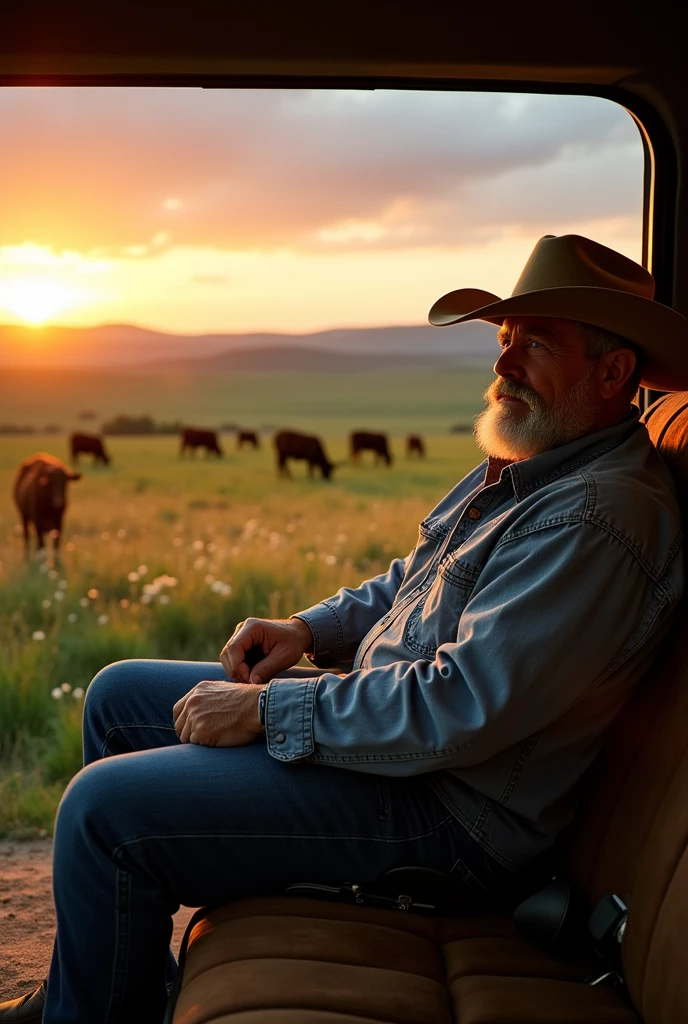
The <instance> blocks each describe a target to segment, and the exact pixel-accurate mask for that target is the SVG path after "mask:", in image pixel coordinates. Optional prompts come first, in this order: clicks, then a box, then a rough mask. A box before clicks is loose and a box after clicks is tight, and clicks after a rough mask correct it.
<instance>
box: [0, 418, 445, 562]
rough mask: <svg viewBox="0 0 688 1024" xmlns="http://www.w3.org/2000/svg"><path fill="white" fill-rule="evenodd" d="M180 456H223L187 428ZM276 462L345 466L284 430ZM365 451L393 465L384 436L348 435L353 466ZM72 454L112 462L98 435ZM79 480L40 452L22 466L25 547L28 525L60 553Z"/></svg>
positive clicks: (420, 451) (208, 438)
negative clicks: (71, 486)
mask: <svg viewBox="0 0 688 1024" xmlns="http://www.w3.org/2000/svg"><path fill="white" fill-rule="evenodd" d="M180 440H181V445H180V450H179V455H180V457H182V458H183V457H185V456H186V455H187V454H188V455H190V456H193V455H195V453H196V450H197V449H201V450H205V454H206V456H209V455H215V456H216V457H217V458H221V457H222V455H223V454H224V453H223V451H222V448H221V447H220V443H219V441H218V437H217V433H216V431H214V430H204V429H200V428H197V427H184V428H183V429H182V433H181V439H180ZM273 442H274V446H275V455H276V457H277V473H278V476H280V477H291V473H290V471H289V466H288V462H289V460H292V459H293V460H295V461H302V462H305V463H306V466H307V473H308V476H309V477H312V476H313V471H314V470H315V469H318V470H320V475H321V476H322V478H323V480H329V479H331V477H332V473H333V471H334V470H335V469H336V467H337V466H338V465H341V463H338V462H332V461H331V460H330V459H329V458H328V456H327V455H326V453H325V449H324V447H323V443H322V441H321V440H320V438H319V437H316V436H315V435H312V434H301V433H298V432H297V431H295V430H280V431H278V433H276V434H275V436H274V438H273ZM245 444H248V445H250V446H251V447H253V448H260V440H259V437H258V434H257V433H256V432H255V431H253V430H237V448H238V449H241V448H243V446H244V445H245ZM363 452H371V453H372V455H373V461H374V463H375V464H376V465H377V464H378V463H379V462H384V463H385V465H386V466H391V464H392V453H391V451H390V447H389V440H388V438H387V435H386V434H379V433H378V434H376V433H369V432H366V431H362V430H356V431H354V432H353V433H352V434H351V435H350V436H349V454H350V458H351V461H352V462H353V463H355V464H358V463H359V462H360V459H361V455H362V453H363ZM69 453H70V459H71V462H72V465H73V466H77V465H78V464H79V457H80V456H81V455H91V456H92V457H93V463H94V464H95V463H102V464H103V465H104V466H107V465H109V464H110V462H111V457H110V455H109V454H108V453H107V451H106V449H105V446H104V444H103V440H102V438H101V437H99V436H98V435H97V434H87V433H83V432H78V433H74V434H71V435H70V437H69ZM413 456H417V457H419V458H422V457H424V456H425V444H424V442H423V438H422V437H420V436H419V435H418V434H409V435H408V437H407V438H406V457H407V458H412V457H413ZM79 479H81V474H80V473H78V472H76V471H75V470H73V469H70V468H69V466H66V465H65V463H64V462H62V461H61V460H60V459H58V458H56V456H54V455H49V454H48V453H47V452H37V453H36V454H35V455H31V456H30V457H29V458H28V459H25V460H24V462H22V464H21V465H20V467H19V470H18V472H17V476H16V478H15V483H14V500H15V503H16V505H17V508H18V509H19V515H20V516H21V521H22V526H23V530H24V547H25V551H26V553H27V554H28V552H29V526H30V524H31V523H33V525H34V529H35V531H36V537H37V540H38V544H37V546H38V549H39V550H40V549H41V548H43V545H44V538H45V535H46V534H49V533H51V534H52V535H53V537H54V543H55V551H56V552H57V551H58V550H59V546H60V533H61V531H62V519H63V516H64V512H65V508H66V506H67V485H68V483H69V482H70V481H71V480H79Z"/></svg>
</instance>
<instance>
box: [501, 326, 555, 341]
mask: <svg viewBox="0 0 688 1024" xmlns="http://www.w3.org/2000/svg"><path fill="white" fill-rule="evenodd" d="M516 333H517V334H532V335H533V337H534V338H545V339H546V340H547V341H551V342H553V341H554V335H553V334H551V333H550V331H548V330H546V329H545V328H544V327H522V328H520V329H519V328H516ZM511 334H512V332H511V331H509V328H508V327H500V328H499V330H498V331H497V341H498V342H499V343H500V345H501V343H502V342H503V341H509V340H510V338H511Z"/></svg>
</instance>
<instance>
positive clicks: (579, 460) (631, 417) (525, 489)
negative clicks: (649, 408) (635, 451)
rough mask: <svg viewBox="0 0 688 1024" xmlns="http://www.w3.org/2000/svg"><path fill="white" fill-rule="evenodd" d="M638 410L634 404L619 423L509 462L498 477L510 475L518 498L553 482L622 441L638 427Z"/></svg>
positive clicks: (520, 499)
mask: <svg viewBox="0 0 688 1024" xmlns="http://www.w3.org/2000/svg"><path fill="white" fill-rule="evenodd" d="M639 419H640V410H639V409H638V408H637V407H636V406H633V409H632V410H631V412H629V414H628V416H626V417H625V418H624V419H623V420H621V422H620V423H615V424H614V426H612V427H606V428H605V429H604V430H598V431H597V432H596V433H594V434H584V435H583V436H582V437H577V438H576V440H575V441H570V442H569V443H568V444H563V445H559V446H558V447H556V448H550V449H549V450H548V451H546V452H542V453H541V454H540V455H534V456H533V457H532V458H531V459H524V460H523V461H522V462H512V463H511V465H509V466H507V467H506V469H504V470H503V472H502V476H501V479H502V480H504V478H505V477H506V475H507V474H510V475H511V483H512V486H513V489H514V494H515V496H516V500H517V501H522V500H523V498H525V497H527V496H528V495H529V494H532V493H533V491H537V490H538V489H539V488H540V487H544V486H546V485H547V484H550V483H552V482H553V481H554V480H557V479H559V477H562V476H565V475H566V474H567V473H574V472H575V471H576V470H577V469H579V468H580V467H581V466H584V465H585V464H586V463H588V462H592V460H593V459H597V458H599V456H600V455H604V454H605V453H606V452H609V451H611V450H612V449H613V448H616V447H617V446H618V445H620V444H622V443H623V442H624V441H625V440H626V439H627V438H629V437H630V436H631V434H633V433H634V432H635V431H636V430H638V428H639V422H638V421H639Z"/></svg>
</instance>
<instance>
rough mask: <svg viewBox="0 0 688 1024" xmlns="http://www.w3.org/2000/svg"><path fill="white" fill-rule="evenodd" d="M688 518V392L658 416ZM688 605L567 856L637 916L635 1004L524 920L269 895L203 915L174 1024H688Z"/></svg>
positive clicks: (612, 746) (603, 769) (594, 771)
mask: <svg viewBox="0 0 688 1024" xmlns="http://www.w3.org/2000/svg"><path fill="white" fill-rule="evenodd" d="M644 419H645V421H646V423H647V427H648V430H649V431H650V435H651V437H652V440H653V442H654V443H655V445H656V446H657V448H658V449H659V450H660V452H661V453H662V455H663V457H664V458H665V461H666V462H667V465H668V466H669V468H670V470H671V472H672V474H673V476H674V478H675V480H676V483H677V487H678V489H679V495H680V499H681V503H682V508H683V509H684V512H685V509H686V508H688V505H687V504H686V503H687V502H688V394H673V395H668V396H665V397H664V398H662V399H660V400H659V401H658V402H656V403H655V404H654V405H653V406H652V407H651V408H650V409H649V410H648V412H647V413H646V414H645V417H644ZM687 651H688V599H686V600H684V602H683V605H682V607H681V608H680V609H679V612H678V614H677V617H676V619H675V620H674V622H673V624H672V626H671V629H670V631H669V632H668V633H667V635H666V637H665V638H664V640H663V642H662V645H661V648H660V653H659V655H658V656H657V657H656V658H655V659H654V661H653V662H652V664H651V665H650V666H649V668H648V670H647V672H646V674H645V677H644V679H643V681H642V683H641V684H640V686H639V687H638V688H637V690H636V691H635V693H634V695H633V696H632V698H631V699H630V700H629V702H628V703H627V705H626V706H625V708H624V709H623V711H622V713H621V714H620V715H619V716H618V718H617V719H616V720H615V722H614V724H613V726H612V729H611V730H610V732H609V734H608V736H607V739H606V742H605V745H604V747H603V750H602V752H601V754H600V756H599V757H598V758H597V760H596V762H595V764H594V765H593V766H592V768H591V770H590V772H589V773H588V777H587V778H586V780H585V781H584V785H583V788H582V797H581V802H580V810H579V813H578V815H577V818H576V821H575V822H574V824H573V826H572V827H571V829H570V830H569V831H568V833H567V835H565V836H564V837H563V841H562V844H561V863H562V871H563V872H564V873H565V874H566V875H567V876H568V877H569V878H570V879H571V880H572V881H573V882H574V883H575V885H576V887H577V889H578V890H579V892H580V894H581V895H582V896H583V897H584V898H585V900H586V901H587V903H588V905H589V906H590V908H592V907H593V906H594V905H595V904H596V903H597V901H598V899H599V898H600V897H601V896H602V895H603V894H605V893H617V894H618V895H621V896H623V897H624V899H625V900H626V902H627V903H628V905H629V916H628V923H627V928H626V933H625V936H624V941H623V945H622V954H623V967H624V975H625V978H626V982H627V987H628V997H627V998H626V997H624V996H622V995H620V994H618V993H617V991H616V990H615V989H613V988H607V987H604V986H591V985H589V984H585V983H584V980H585V979H586V978H588V977H589V976H590V975H591V974H595V973H599V972H600V967H599V962H598V963H597V965H595V964H594V963H591V962H590V961H588V960H586V959H585V958H582V959H575V958H557V957H556V956H554V955H552V954H551V953H550V952H549V951H547V950H546V949H543V948H540V947H539V946H537V945H535V944H534V943H532V942H530V941H528V940H527V939H525V938H524V937H522V936H521V935H519V934H518V932H517V931H516V929H515V926H514V924H513V922H512V919H511V915H510V913H504V914H485V915H482V916H475V917H465V918H442V917H431V916H422V915H414V914H409V913H405V912H400V911H389V910H376V909H371V908H366V907H357V906H352V905H346V904H340V903H328V902H323V901H318V900H306V899H294V898H290V897H286V896H265V897H259V898H251V899H245V900H239V901H237V902H235V903H232V904H229V905H227V906H225V907H220V908H217V909H214V910H212V911H203V912H201V913H199V914H198V915H197V916H196V918H195V921H194V923H193V925H192V928H191V931H190V934H189V940H188V949H187V955H186V965H185V969H184V974H183V984H182V987H181V991H180V994H179V998H178V1000H177V1003H176V1006H175V1008H174V1013H173V1015H172V1020H173V1022H174V1024H380V1022H388V1024H641V1022H645V1024H683V1022H688V970H686V947H687V939H686V935H687V934H688V927H687V926H688V659H687V657H686V654H687Z"/></svg>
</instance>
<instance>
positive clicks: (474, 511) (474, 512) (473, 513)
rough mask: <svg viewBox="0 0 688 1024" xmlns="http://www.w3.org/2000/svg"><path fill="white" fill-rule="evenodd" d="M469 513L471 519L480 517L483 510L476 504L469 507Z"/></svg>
mask: <svg viewBox="0 0 688 1024" xmlns="http://www.w3.org/2000/svg"><path fill="white" fill-rule="evenodd" d="M468 515H469V517H470V518H471V519H480V517H481V515H482V512H481V511H480V509H479V508H476V507H475V505H474V506H473V507H472V508H469V510H468Z"/></svg>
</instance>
